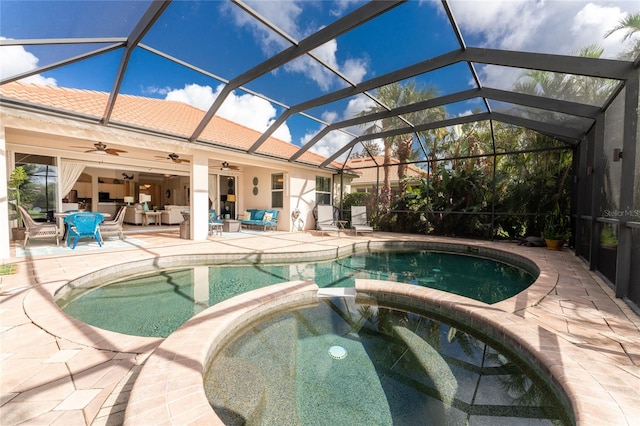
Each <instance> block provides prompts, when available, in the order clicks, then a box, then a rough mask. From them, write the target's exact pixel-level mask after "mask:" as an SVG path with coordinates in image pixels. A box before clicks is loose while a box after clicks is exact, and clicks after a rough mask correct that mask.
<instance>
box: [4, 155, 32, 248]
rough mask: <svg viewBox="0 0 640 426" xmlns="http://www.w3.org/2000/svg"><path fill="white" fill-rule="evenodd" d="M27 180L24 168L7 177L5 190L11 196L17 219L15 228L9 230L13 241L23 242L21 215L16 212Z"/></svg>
mask: <svg viewBox="0 0 640 426" xmlns="http://www.w3.org/2000/svg"><path fill="white" fill-rule="evenodd" d="M28 180H29V175H27V172H26V171H25V170H24V167H22V166H18V167H16V168H15V169H13V171H12V172H11V174H10V175H9V181H8V182H7V189H8V190H9V193H10V195H11V197H10V199H11V201H13V205H14V209H15V214H16V219H17V227H15V228H11V233H12V237H13V239H14V240H24V233H25V229H24V223H23V221H22V215H21V214H20V210H18V206H20V202H21V199H22V198H23V197H22V194H23V189H22V185H24V184H25V182H27V181H28Z"/></svg>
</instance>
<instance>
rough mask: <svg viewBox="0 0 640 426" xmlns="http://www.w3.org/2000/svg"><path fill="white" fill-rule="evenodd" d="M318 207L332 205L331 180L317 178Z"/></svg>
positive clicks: (322, 177) (321, 177) (328, 178)
mask: <svg viewBox="0 0 640 426" xmlns="http://www.w3.org/2000/svg"><path fill="white" fill-rule="evenodd" d="M316 205H331V178H330V177H324V176H316Z"/></svg>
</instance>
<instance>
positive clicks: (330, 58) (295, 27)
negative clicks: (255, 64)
mask: <svg viewBox="0 0 640 426" xmlns="http://www.w3.org/2000/svg"><path fill="white" fill-rule="evenodd" d="M349 2H350V0H343V2H342V4H338V9H336V10H335V11H334V12H336V13H340V12H337V11H340V10H343V9H342V7H344V6H347V5H348V3H349ZM246 3H247V4H248V5H249V6H250V7H251V8H253V9H254V10H255V11H256V12H258V13H259V14H260V15H262V16H264V17H265V18H266V19H267V20H269V21H270V22H272V23H273V24H275V25H276V26H278V27H279V28H281V29H282V30H283V31H284V32H285V33H286V34H288V35H289V36H291V37H293V38H294V39H296V40H298V41H299V40H302V39H304V38H305V37H306V36H307V35H309V34H312V33H313V32H315V31H317V30H319V29H321V27H320V26H318V25H314V24H309V23H306V22H305V25H306V26H303V25H301V24H300V23H301V22H302V20H301V14H302V11H303V10H302V7H300V6H299V3H300V2H299V1H286V2H284V1H273V2H272V1H247V2H246ZM309 5H312V3H310V2H308V3H307V5H306V6H305V7H309ZM223 9H224V10H225V11H227V12H228V13H230V14H231V16H232V17H233V19H234V20H235V23H236V24H237V25H238V26H246V27H249V28H250V29H251V31H252V33H253V36H254V38H255V39H256V41H257V43H259V45H260V48H261V49H262V51H263V52H264V54H265V55H266V56H272V55H274V54H276V53H278V52H280V51H282V50H284V49H286V48H289V47H290V46H291V43H290V42H289V41H287V40H285V39H284V38H282V37H280V36H278V35H276V34H275V33H274V32H273V31H271V30H268V29H267V28H266V27H264V26H263V25H261V24H259V23H258V22H257V21H256V20H254V19H250V18H249V16H248V14H246V13H245V12H243V11H242V10H241V9H240V8H238V7H236V6H234V5H232V4H228V5H226V6H224V7H223ZM313 54H314V55H316V56H317V57H318V58H320V59H321V60H322V61H324V62H325V63H326V64H328V65H330V66H331V67H333V68H334V69H336V70H338V71H339V72H340V73H342V74H344V75H345V76H346V77H347V78H349V79H350V80H351V81H352V82H354V83H360V82H362V81H363V79H364V76H365V75H366V74H367V66H368V62H367V61H366V60H365V59H364V58H348V59H346V60H345V61H344V62H343V63H340V62H339V61H338V43H337V41H336V40H335V39H334V40H331V41H329V42H327V43H325V44H324V45H322V46H319V47H317V48H316V49H314V50H313ZM284 69H285V70H286V71H287V72H290V73H300V74H304V75H305V76H306V77H307V78H309V79H311V80H312V81H314V82H315V83H316V84H317V85H318V87H320V89H321V90H323V91H328V90H330V89H331V88H333V87H336V86H341V85H343V84H344V83H343V82H342V81H341V80H340V79H339V78H338V77H337V76H336V75H335V74H334V73H332V72H330V71H329V70H327V69H326V68H325V67H324V66H322V65H320V64H319V63H318V62H317V61H315V60H314V59H312V58H311V57H310V56H308V55H304V56H302V57H300V58H298V59H296V60H294V61H291V62H290V63H288V64H286V65H285V66H284Z"/></svg>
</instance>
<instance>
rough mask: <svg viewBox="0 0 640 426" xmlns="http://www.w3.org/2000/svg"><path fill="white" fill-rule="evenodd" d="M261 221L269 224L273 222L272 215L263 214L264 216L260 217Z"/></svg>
mask: <svg viewBox="0 0 640 426" xmlns="http://www.w3.org/2000/svg"><path fill="white" fill-rule="evenodd" d="M262 220H263V221H264V222H271V221H272V220H273V213H270V212H265V214H264V216H262Z"/></svg>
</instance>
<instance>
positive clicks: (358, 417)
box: [204, 297, 570, 425]
mask: <svg viewBox="0 0 640 426" xmlns="http://www.w3.org/2000/svg"><path fill="white" fill-rule="evenodd" d="M494 345H495V347H494ZM496 347H497V343H492V344H489V343H488V342H487V339H486V338H483V337H480V336H479V335H477V334H475V335H474V334H471V333H469V332H466V331H463V330H461V329H460V328H459V327H454V326H452V325H450V324H448V323H447V322H445V321H443V320H441V319H438V318H435V317H432V316H426V315H424V314H423V315H419V314H416V313H412V312H410V311H406V310H398V309H392V308H388V307H380V306H377V305H375V304H374V305H371V304H363V303H357V302H356V301H355V298H354V297H330V298H326V297H322V298H318V301H317V304H314V306H312V307H309V306H304V307H301V308H297V309H294V310H287V311H285V312H280V313H276V314H272V315H267V316H265V317H262V318H261V319H259V320H256V321H255V322H252V323H250V324H247V325H246V326H245V327H244V329H242V330H240V331H239V332H237V333H235V336H234V337H233V338H231V340H230V341H229V342H228V344H226V345H225V347H223V348H222V349H221V350H220V351H218V352H217V353H216V354H215V356H214V357H212V358H211V361H210V362H209V365H208V367H207V369H206V371H205V374H204V388H205V393H206V395H207V398H208V400H209V402H210V404H211V406H212V407H213V409H214V410H215V412H216V414H217V415H218V417H220V419H221V420H222V421H223V422H224V424H227V425H234V424H327V425H328V424H349V425H371V424H375V425H392V424H393V425H402V424H406V425H415V424H434V425H444V424H501V425H521V424H538V425H544V424H548V425H551V424H555V425H566V424H570V421H569V420H568V418H569V416H568V415H567V413H566V412H565V409H564V406H563V405H562V403H561V402H560V401H559V400H558V399H557V398H556V396H555V394H554V392H553V390H552V389H551V388H550V387H549V386H548V385H547V384H546V383H545V382H544V381H543V380H542V379H541V378H539V377H537V375H536V374H535V373H534V372H533V371H532V370H531V369H530V368H528V367H527V366H526V364H525V363H523V362H522V361H520V360H518V358H517V357H516V356H515V355H514V354H512V353H510V352H508V351H507V350H506V349H505V348H501V349H499V350H497V349H496Z"/></svg>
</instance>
